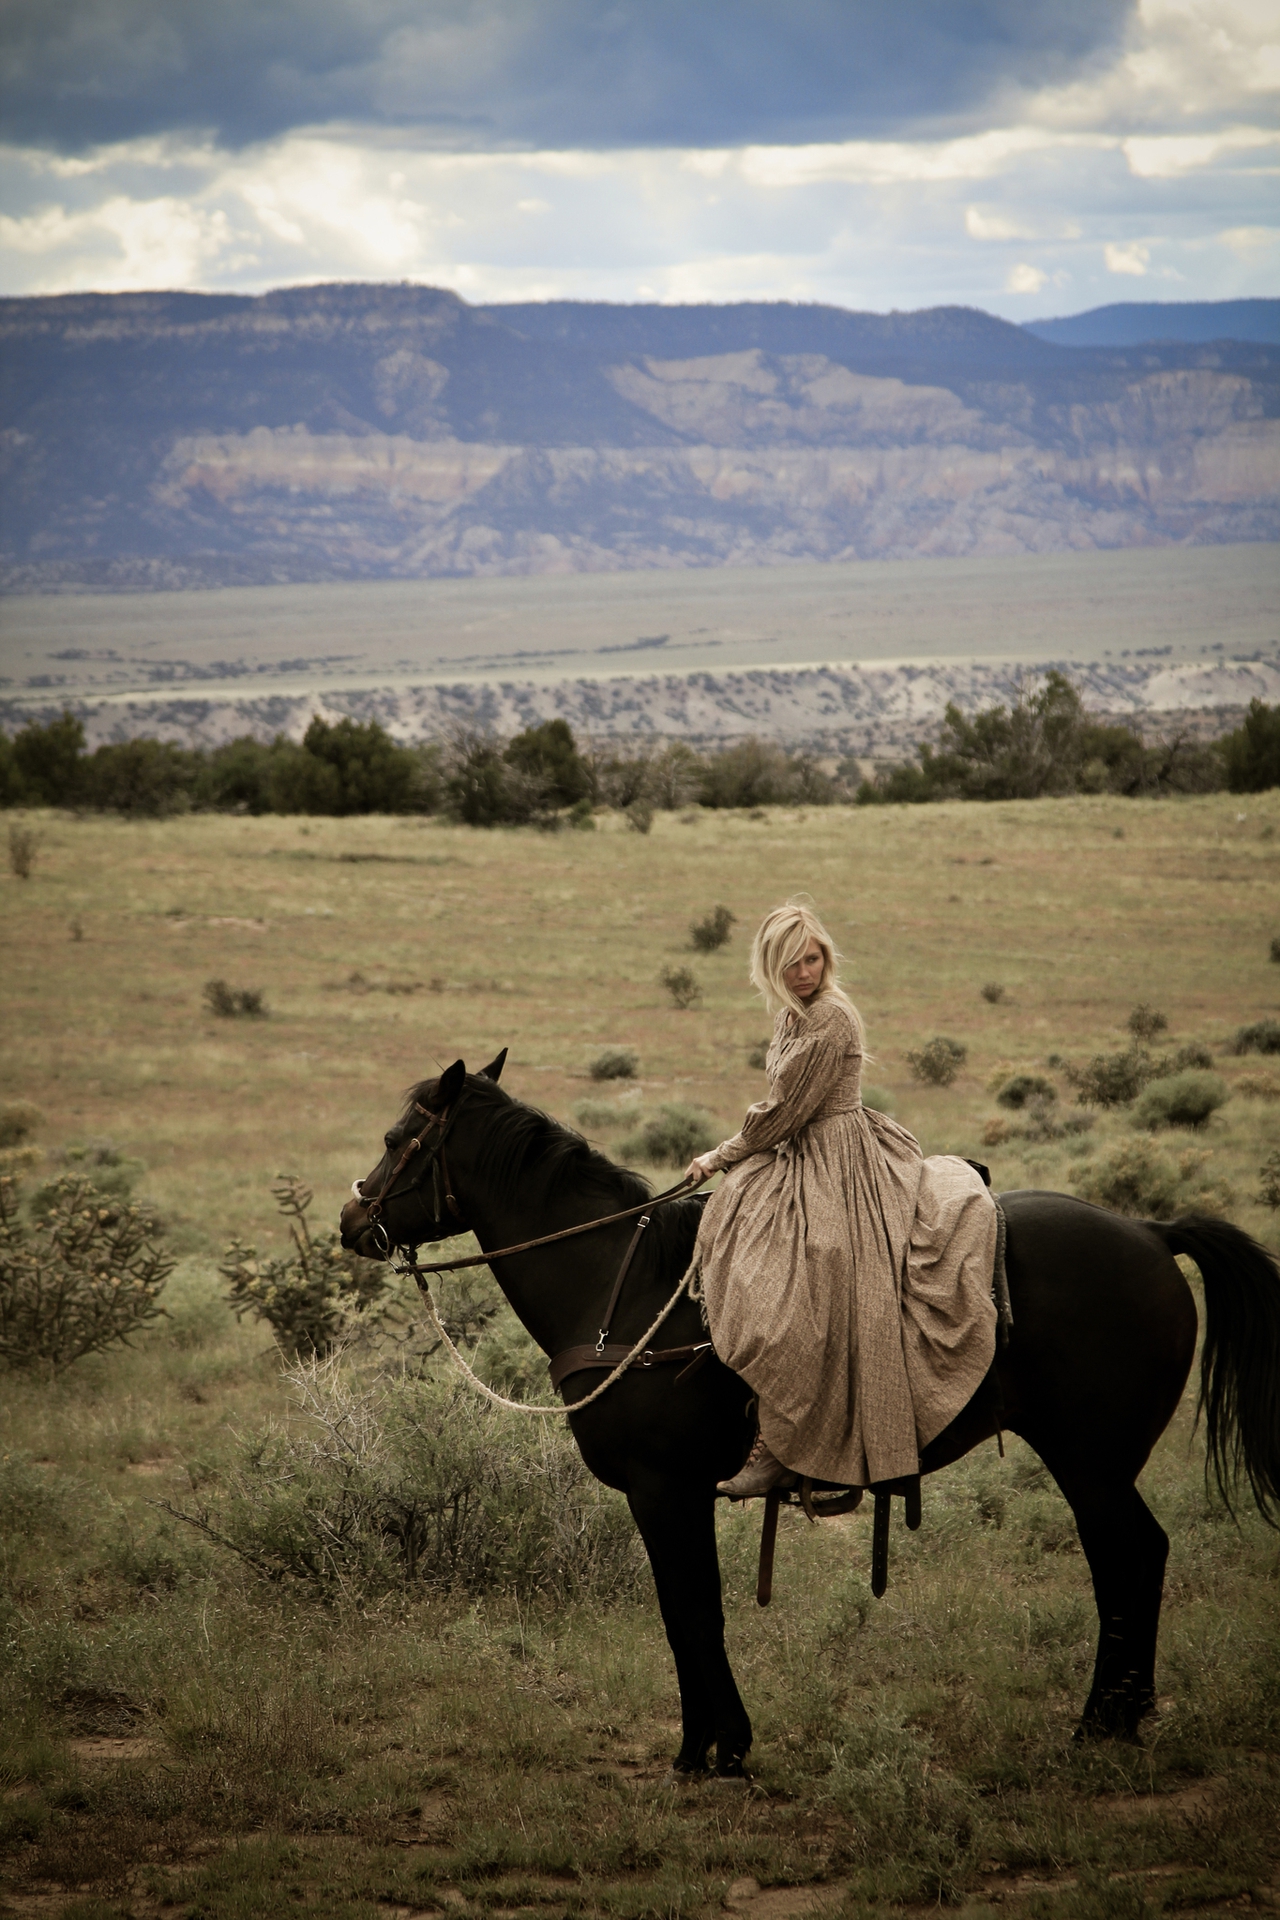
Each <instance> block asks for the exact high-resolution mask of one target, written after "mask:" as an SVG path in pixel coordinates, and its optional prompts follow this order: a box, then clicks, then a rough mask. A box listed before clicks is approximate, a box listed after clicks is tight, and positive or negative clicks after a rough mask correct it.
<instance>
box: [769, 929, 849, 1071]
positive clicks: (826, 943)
mask: <svg viewBox="0 0 1280 1920" xmlns="http://www.w3.org/2000/svg"><path fill="white" fill-rule="evenodd" d="M810 941H812V942H813V943H814V944H815V945H816V946H818V947H820V948H821V949H822V955H823V961H824V965H823V968H822V979H821V980H820V981H819V983H818V991H817V993H815V994H814V996H813V1000H811V1001H810V1002H809V1007H811V1006H812V1005H813V1003H814V1001H816V1000H819V999H821V998H822V997H823V996H824V995H825V996H826V997H827V998H828V999H831V1000H839V1001H841V1002H842V1003H843V1005H844V1006H846V1007H848V1009H849V1011H850V1013H851V1014H852V1015H853V1024H854V1026H855V1028H856V1029H857V1034H858V1040H859V1043H861V1041H862V1016H861V1015H860V1014H859V1012H858V1009H857V1008H856V1007H855V1006H854V1004H853V1002H852V1000H850V998H849V996H848V994H847V993H846V992H845V991H844V988H843V987H842V986H841V985H840V954H839V952H838V951H837V948H836V943H835V941H834V940H833V939H832V938H831V935H830V934H829V933H828V932H827V930H826V928H825V927H824V926H823V924H822V922H821V920H819V918H818V916H817V914H816V913H815V912H814V911H813V909H812V908H811V907H807V906H805V905H804V904H803V902H801V901H799V900H788V901H787V902H786V903H785V905H783V906H781V907H774V909H773V911H772V912H771V913H766V915H765V917H764V919H763V920H762V921H761V922H760V926H759V929H758V930H757V933H756V937H755V939H754V940H753V941H752V942H751V984H752V986H753V987H755V988H757V989H758V991H759V993H760V996H761V998H762V999H763V1001H764V1003H765V1005H766V1007H768V1009H769V1011H770V1013H775V1014H776V1013H781V1011H782V1009H783V1008H784V1007H785V1008H786V1009H787V1010H788V1011H789V1012H791V1013H794V1014H795V1015H796V1016H797V1018H803V1016H804V1015H805V1014H806V1013H807V1012H808V1011H809V1007H807V1006H806V1005H805V1003H804V1001H803V1000H800V999H798V998H797V997H796V995H795V994H794V993H792V991H791V989H790V987H789V986H788V985H787V983H786V981H785V980H784V979H783V977H782V976H783V974H784V973H785V972H786V970H787V968H788V967H790V966H793V965H794V963H795V962H796V961H797V960H798V959H799V958H800V955H801V954H802V953H803V952H804V950H805V948H806V947H807V946H808V945H809V943H810Z"/></svg>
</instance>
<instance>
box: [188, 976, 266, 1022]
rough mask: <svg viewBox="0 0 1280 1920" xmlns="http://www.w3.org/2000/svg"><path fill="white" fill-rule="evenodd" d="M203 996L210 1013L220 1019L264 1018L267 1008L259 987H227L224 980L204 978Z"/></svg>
mask: <svg viewBox="0 0 1280 1920" xmlns="http://www.w3.org/2000/svg"><path fill="white" fill-rule="evenodd" d="M204 998H205V1002H206V1004H207V1006H208V1008H209V1011H210V1013H216V1014H217V1015H218V1017H219V1018H220V1019H222V1020H234V1019H236V1018H237V1017H238V1016H246V1017H247V1018H249V1019H250V1020H261V1019H265V1017H266V1013H267V1008H266V1004H265V1002H264V1000H263V997H262V990H261V988H260V987H229V986H228V985H227V983H226V981H225V980H206V982H205V986H204Z"/></svg>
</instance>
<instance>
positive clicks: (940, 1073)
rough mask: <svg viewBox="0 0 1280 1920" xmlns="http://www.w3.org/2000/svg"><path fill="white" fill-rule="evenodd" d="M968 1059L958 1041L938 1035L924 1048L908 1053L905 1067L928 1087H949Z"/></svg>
mask: <svg viewBox="0 0 1280 1920" xmlns="http://www.w3.org/2000/svg"><path fill="white" fill-rule="evenodd" d="M968 1057H969V1049H968V1048H967V1047H965V1046H962V1045H961V1043H960V1042H959V1041H958V1040H948V1039H947V1038H946V1037H945V1036H944V1035H943V1034H938V1035H936V1036H935V1038H934V1039H932V1040H930V1041H929V1042H928V1043H927V1044H926V1045H925V1046H923V1047H920V1048H919V1049H917V1050H916V1051H914V1052H911V1053H908V1055H907V1065H908V1066H909V1067H910V1069H911V1072H912V1074H913V1076H914V1077H915V1079H917V1080H921V1081H923V1082H924V1084H925V1085H926V1086H930V1087H949V1086H950V1085H951V1082H952V1081H953V1080H954V1079H955V1077H956V1075H957V1074H958V1073H959V1071H960V1069H961V1067H962V1066H963V1065H964V1063H965V1061H966V1060H967V1059H968Z"/></svg>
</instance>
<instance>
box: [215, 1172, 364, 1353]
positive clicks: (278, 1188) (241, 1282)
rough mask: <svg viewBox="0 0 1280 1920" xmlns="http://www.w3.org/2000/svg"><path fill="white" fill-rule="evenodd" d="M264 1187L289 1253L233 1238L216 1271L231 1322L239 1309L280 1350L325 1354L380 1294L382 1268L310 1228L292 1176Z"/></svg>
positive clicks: (307, 1197)
mask: <svg viewBox="0 0 1280 1920" xmlns="http://www.w3.org/2000/svg"><path fill="white" fill-rule="evenodd" d="M271 1191H272V1193H273V1194H274V1196H275V1201H276V1205H277V1207H278V1208H279V1210H280V1212H281V1213H282V1214H283V1215H284V1217H285V1218H286V1219H287V1220H288V1221H289V1223H290V1225H289V1238H290V1239H291V1240H292V1242H293V1253H292V1254H291V1255H286V1256H285V1257H284V1258H283V1259H278V1258H274V1257H273V1256H271V1255H269V1254H268V1255H260V1254H259V1253H258V1251H257V1249H256V1248H255V1247H248V1246H245V1245H243V1244H242V1243H241V1242H240V1241H239V1240H233V1241H232V1242H231V1244H230V1245H229V1246H228V1247H227V1249H226V1252H225V1254H224V1255H223V1259H222V1262H221V1264H220V1266H219V1268H218V1271H219V1272H220V1273H221V1274H222V1276H223V1278H224V1279H225V1280H226V1281H227V1282H228V1288H227V1298H228V1299H229V1301H230V1303H231V1310H232V1312H233V1313H234V1314H235V1316H236V1318H237V1320H241V1319H243V1318H244V1315H245V1314H246V1313H253V1314H256V1316H257V1317H258V1319H260V1320H265V1321H266V1323H267V1325H268V1326H269V1327H270V1328H271V1331H272V1333H273V1334H274V1335H275V1337H276V1340H277V1342H278V1344H279V1345H280V1347H281V1348H282V1349H283V1350H284V1351H285V1352H286V1353H292V1354H309V1353H325V1352H327V1351H328V1349H329V1348H330V1347H331V1346H333V1344H334V1342H335V1341H337V1340H338V1339H340V1337H341V1336H342V1334H343V1333H344V1332H345V1331H346V1330H347V1328H348V1326H349V1325H350V1323H351V1320H352V1317H353V1316H354V1315H357V1314H361V1313H364V1312H366V1311H367V1310H368V1308H370V1307H371V1306H374V1305H375V1304H376V1303H377V1302H378V1301H380V1300H381V1299H382V1298H383V1296H384V1295H385V1294H386V1292H387V1288H388V1285H389V1275H388V1271H387V1269H386V1267H384V1266H383V1265H382V1264H381V1263H380V1262H378V1261H376V1260H362V1259H361V1258H360V1256H359V1254H357V1253H351V1252H349V1251H348V1250H347V1248H345V1247H344V1246H343V1245H342V1243H341V1240H340V1239H339V1237H338V1235H337V1234H336V1233H332V1232H331V1233H322V1234H319V1235H313V1234H312V1232H311V1229H310V1227H309V1226H308V1224H307V1210H308V1208H309V1207H310V1205H311V1202H312V1199H313V1198H314V1196H313V1194H312V1192H311V1189H310V1188H309V1187H306V1186H304V1185H303V1183H302V1181H301V1180H299V1179H298V1178H297V1176H296V1175H295V1174H283V1175H281V1177H280V1178H279V1179H278V1180H277V1181H276V1183H275V1185H274V1186H273V1187H272V1189H271Z"/></svg>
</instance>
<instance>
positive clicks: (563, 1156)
mask: <svg viewBox="0 0 1280 1920" xmlns="http://www.w3.org/2000/svg"><path fill="white" fill-rule="evenodd" d="M435 1085H436V1083H435V1081H434V1080H423V1081H420V1082H419V1084H418V1085H417V1086H416V1087H414V1088H412V1089H411V1090H410V1093H409V1099H410V1100H411V1101H419V1102H421V1103H422V1104H424V1105H425V1103H426V1095H427V1093H428V1092H430V1091H432V1090H433V1089H434V1087H435ZM466 1097H467V1104H468V1106H470V1105H471V1104H472V1103H473V1102H480V1103H482V1104H483V1105H484V1107H485V1109H486V1112H485V1121H484V1125H483V1127H482V1128H481V1129H480V1132H479V1138H478V1141H477V1145H476V1159H475V1169H476V1172H477V1173H478V1174H479V1175H480V1177H481V1178H482V1179H484V1180H486V1181H490V1182H492V1183H493V1185H494V1186H497V1187H502V1188H505V1189H507V1190H508V1191H509V1190H510V1188H511V1187H512V1186H514V1185H515V1183H516V1182H517V1181H519V1182H520V1184H521V1186H522V1188H523V1190H524V1198H525V1199H526V1200H528V1201H531V1202H532V1203H533V1205H534V1206H535V1207H542V1206H545V1205H549V1204H551V1203H552V1202H553V1201H555V1200H557V1199H560V1198H562V1197H563V1196H564V1195H565V1194H566V1192H570V1191H571V1192H572V1193H573V1194H574V1195H575V1197H578V1198H582V1199H587V1200H591V1201H600V1202H602V1203H603V1206H602V1210H603V1211H604V1212H606V1213H620V1212H621V1211H622V1210H623V1208H625V1207H636V1206H640V1205H641V1204H642V1202H644V1201H645V1200H647V1199H648V1198H649V1197H650V1195H651V1194H652V1192H653V1188H652V1187H651V1186H650V1184H649V1182H648V1181H647V1180H646V1179H645V1178H644V1177H643V1175H642V1174H638V1173H633V1172H632V1171H631V1169H630V1168H629V1167H620V1166H617V1165H616V1164H615V1163H614V1162H613V1161H612V1160H610V1159H609V1158H608V1157H607V1156H606V1155H605V1154H603V1153H600V1152H599V1151H598V1150H597V1149H596V1148H595V1147H593V1146H591V1145H589V1144H588V1142H587V1141H586V1140H584V1138H583V1137H582V1135H581V1134H580V1133H575V1132H574V1130H573V1128H572V1127H566V1126H565V1125H564V1124H563V1122H561V1121H559V1120H554V1119H553V1118H552V1117H551V1115H550V1114H549V1113H543V1112H542V1110H541V1109H540V1108H539V1107H530V1106H526V1104H525V1103H524V1101H523V1100H516V1099H514V1098H513V1096H512V1095H511V1094H509V1093H504V1092H503V1090H502V1088H501V1087H499V1086H498V1085H496V1083H495V1082H494V1081H492V1080H486V1079H485V1077H484V1075H483V1074H473V1073H469V1074H468V1075H467V1078H466ZM701 1211H702V1201H700V1200H699V1201H697V1202H693V1203H690V1202H689V1201H677V1202H676V1203H675V1204H674V1205H668V1206H665V1207H660V1208H659V1209H658V1211H657V1213H656V1214H655V1215H654V1216H653V1226H654V1227H655V1228H657V1227H659V1226H660V1225H661V1227H662V1229H663V1231H661V1232H660V1233H659V1234H658V1236H657V1238H658V1239H659V1240H660V1241H662V1242H663V1243H666V1242H667V1241H668V1240H671V1241H672V1242H673V1243H675V1242H677V1241H679V1242H683V1241H684V1240H685V1239H686V1238H687V1239H688V1241H689V1245H690V1247H692V1235H693V1232H696V1227H697V1216H698V1215H700V1214H701ZM673 1250H674V1244H673Z"/></svg>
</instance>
